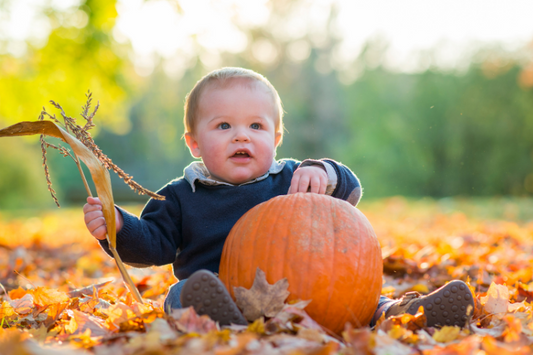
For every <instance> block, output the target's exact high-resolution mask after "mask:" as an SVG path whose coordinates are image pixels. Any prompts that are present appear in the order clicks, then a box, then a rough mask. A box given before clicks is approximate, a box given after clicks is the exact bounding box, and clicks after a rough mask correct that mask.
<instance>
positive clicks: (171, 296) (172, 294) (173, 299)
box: [164, 279, 187, 314]
mask: <svg viewBox="0 0 533 355" xmlns="http://www.w3.org/2000/svg"><path fill="white" fill-rule="evenodd" d="M185 282H187V279H183V280H180V281H178V282H176V283H175V284H174V285H172V286H170V288H169V290H168V295H167V297H166V298H165V306H164V310H165V313H167V314H170V313H171V312H172V310H173V309H176V308H183V306H182V305H181V300H180V294H181V290H182V289H183V285H185Z"/></svg>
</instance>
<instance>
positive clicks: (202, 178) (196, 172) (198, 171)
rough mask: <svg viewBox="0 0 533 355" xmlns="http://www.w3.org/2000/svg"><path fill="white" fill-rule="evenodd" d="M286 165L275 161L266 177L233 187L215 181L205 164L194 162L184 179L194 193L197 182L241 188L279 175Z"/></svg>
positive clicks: (184, 171) (187, 169)
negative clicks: (272, 175)
mask: <svg viewBox="0 0 533 355" xmlns="http://www.w3.org/2000/svg"><path fill="white" fill-rule="evenodd" d="M285 163H286V162H285V161H283V160H280V161H275V160H273V161H272V165H270V168H269V169H268V171H267V172H266V173H265V174H264V175H261V176H260V177H258V178H255V179H253V180H250V181H246V182H243V183H242V184H239V185H233V184H230V183H228V182H224V181H219V180H216V179H214V178H213V177H212V176H211V174H210V173H209V170H207V168H206V166H205V165H204V163H202V162H200V161H194V162H192V163H191V164H189V166H187V167H186V168H185V169H184V170H183V177H184V178H185V180H187V181H188V182H189V184H190V185H191V188H192V192H195V191H196V186H195V182H196V181H199V182H201V183H202V184H204V185H209V186H216V185H224V186H241V185H246V184H252V183H254V182H257V181H261V180H264V179H266V178H267V177H268V176H269V175H270V174H278V173H279V172H280V171H281V170H283V167H284V166H285Z"/></svg>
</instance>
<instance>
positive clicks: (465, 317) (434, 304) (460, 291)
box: [372, 280, 474, 327]
mask: <svg viewBox="0 0 533 355" xmlns="http://www.w3.org/2000/svg"><path fill="white" fill-rule="evenodd" d="M383 298H384V297H382V298H381V299H380V303H379V306H378V309H377V311H376V314H374V319H372V322H376V321H377V320H378V319H379V318H380V317H381V315H382V313H383V312H385V317H391V316H398V315H401V314H404V313H409V314H415V313H416V312H417V311H418V308H419V307H423V308H424V313H425V315H426V319H427V325H428V327H442V326H445V325H454V326H458V327H464V326H465V325H466V324H467V322H468V321H469V319H471V318H472V314H473V312H474V297H473V296H472V292H470V289H469V288H468V285H467V284H465V283H464V282H463V281H461V280H453V281H451V282H450V283H448V284H446V285H444V286H442V287H441V288H439V289H437V290H435V291H433V292H432V293H430V294H429V295H425V296H422V295H421V294H419V293H418V292H408V293H406V294H405V295H404V296H403V297H402V298H400V299H399V300H390V299H386V298H385V299H383Z"/></svg>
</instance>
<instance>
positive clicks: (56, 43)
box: [0, 0, 129, 131]
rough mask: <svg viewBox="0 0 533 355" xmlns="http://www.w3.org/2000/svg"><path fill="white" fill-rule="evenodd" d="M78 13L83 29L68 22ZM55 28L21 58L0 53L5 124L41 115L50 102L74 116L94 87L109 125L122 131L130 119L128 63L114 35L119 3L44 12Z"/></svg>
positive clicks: (0, 116)
mask: <svg viewBox="0 0 533 355" xmlns="http://www.w3.org/2000/svg"><path fill="white" fill-rule="evenodd" d="M76 11H77V12H78V14H77V15H78V16H80V17H81V18H82V20H81V21H83V19H84V18H85V19H86V21H87V23H86V25H84V26H83V27H80V26H79V24H78V25H76V24H73V23H69V22H68V21H66V19H67V18H68V17H69V16H73V14H75V13H76ZM45 12H47V13H48V18H49V20H50V23H51V25H52V27H53V29H52V31H51V33H50V35H49V37H48V41H47V43H46V45H44V46H43V47H42V48H38V47H36V46H35V45H32V44H29V46H28V53H26V55H24V56H23V57H21V58H16V57H13V56H12V55H9V54H2V55H0V77H1V78H2V80H1V81H0V97H1V98H2V104H1V105H0V122H3V123H14V122H18V121H21V120H34V119H37V117H38V115H39V111H40V109H39V108H40V107H42V106H43V105H45V104H47V103H48V101H49V100H51V99H55V100H58V101H60V102H61V103H62V105H63V106H64V108H65V110H66V111H67V112H70V114H71V115H74V114H77V113H78V112H80V102H83V96H81V95H83V93H85V92H87V90H89V89H90V90H91V91H93V92H94V93H95V96H96V97H98V98H100V100H101V102H102V106H101V111H100V112H99V114H100V115H101V117H103V118H104V119H105V122H106V125H107V126H109V127H111V128H112V129H115V130H117V131H118V130H120V127H121V125H123V124H124V122H126V121H127V117H126V106H125V105H124V100H125V99H126V96H127V94H128V91H127V87H128V83H127V81H128V79H127V76H125V75H124V73H125V72H127V70H128V67H129V63H128V61H127V60H125V58H124V55H123V54H122V50H121V49H120V48H119V46H118V45H117V43H115V42H114V41H113V39H112V37H111V29H112V28H113V26H114V23H115V18H116V16H117V12H116V9H115V1H104V0H87V1H86V2H85V3H84V4H82V5H80V7H79V8H78V9H69V10H68V13H60V12H58V11H55V10H53V9H49V10H45Z"/></svg>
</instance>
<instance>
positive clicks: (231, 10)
mask: <svg viewBox="0 0 533 355" xmlns="http://www.w3.org/2000/svg"><path fill="white" fill-rule="evenodd" d="M80 1H81V0H11V1H7V2H5V4H7V5H4V8H2V7H0V54H1V53H6V52H7V53H10V54H12V55H15V56H22V55H24V54H25V53H26V49H27V47H26V46H27V44H26V41H29V43H30V44H32V45H35V46H37V47H39V46H42V45H44V44H45V43H46V40H47V38H48V35H49V33H50V31H51V30H52V26H57V25H63V26H73V27H78V28H82V27H83V26H85V25H86V23H87V20H88V19H87V15H86V14H85V12H83V11H77V12H76V11H75V10H76V6H78V5H79V3H80ZM332 4H333V5H334V9H335V10H336V12H337V21H336V22H334V23H331V22H330V8H331V5H332ZM45 6H52V8H55V9H58V10H61V11H65V10H67V13H66V15H65V16H63V17H62V18H59V21H61V23H59V24H51V23H50V20H49V19H48V18H47V17H46V16H45V15H43V14H42V9H44V8H45ZM273 6H276V8H273ZM71 8H72V9H73V11H72V12H71V13H69V12H68V9H71ZM117 10H118V14H119V15H118V18H117V22H116V26H115V28H114V30H113V36H114V38H115V39H116V40H117V41H118V42H121V43H126V42H131V45H132V48H133V52H132V54H131V58H132V60H133V62H134V63H135V66H136V68H137V69H138V72H139V74H141V75H149V74H150V73H151V72H152V70H153V68H154V66H155V65H156V63H158V62H159V59H158V58H162V61H163V68H164V69H165V71H166V72H167V73H168V74H169V75H171V76H173V77H179V76H180V75H181V74H180V73H183V72H184V71H185V70H186V69H187V68H188V67H189V66H191V65H193V63H194V61H195V60H196V59H195V58H196V56H197V55H198V54H200V60H201V61H202V63H204V65H206V66H207V67H216V66H217V65H219V63H220V62H221V57H220V55H221V54H222V53H224V52H225V53H242V52H243V51H248V50H249V53H251V55H252V56H253V57H254V58H255V59H256V60H258V61H259V62H261V63H263V64H265V65H271V64H273V63H275V62H276V60H277V59H276V58H278V56H279V54H280V53H278V52H279V48H278V46H279V44H280V43H281V44H283V43H287V44H288V46H287V55H288V56H289V58H290V59H291V60H293V61H295V62H302V61H304V60H305V59H307V58H308V56H309V54H310V51H311V47H314V48H324V46H326V45H331V43H329V44H328V43H327V42H326V41H327V38H328V37H327V33H333V34H334V37H335V38H336V40H337V41H338V42H337V43H335V45H334V46H333V47H331V48H330V47H328V48H330V49H328V50H329V51H330V54H329V56H327V57H324V56H322V57H319V58H318V61H317V63H315V66H316V67H317V70H319V71H321V72H324V73H327V72H329V71H330V70H331V69H332V68H333V69H336V70H340V71H342V72H343V73H344V74H346V75H344V74H343V76H344V79H345V80H352V79H353V78H355V77H357V75H358V74H357V73H358V68H357V65H356V64H354V60H355V59H356V58H359V57H360V55H361V53H362V50H363V49H364V47H365V44H368V43H369V41H372V43H373V45H374V47H376V48H373V49H372V51H369V52H368V53H366V54H365V58H364V60H365V63H366V65H368V66H377V65H384V66H385V67H387V68H388V69H390V70H395V71H404V72H415V71H420V70H424V69H426V68H427V67H428V66H430V65H436V66H438V67H441V68H444V69H448V68H449V69H457V68H461V66H464V65H465V63H468V60H470V59H471V56H472V55H473V53H475V52H476V51H477V49H478V48H479V47H480V46H481V45H482V44H483V45H486V44H487V43H489V44H494V45H499V46H501V47H502V48H503V49H505V50H507V51H514V50H517V49H518V48H521V47H524V46H525V45H526V44H527V43H528V42H529V41H532V40H533V22H532V21H531V14H533V1H531V0H508V1H506V2H505V3H504V2H502V1H501V0H469V1H464V0H449V1H446V2H443V1H428V0H404V1H392V0H374V1H363V0H299V1H297V2H292V1H276V2H273V1H269V0H173V1H169V0H150V1H145V0H118V2H117ZM262 26H263V27H262ZM261 27H262V31H267V33H266V35H267V38H265V39H260V40H259V41H254V43H253V44H252V42H251V40H252V37H251V34H250V33H249V30H250V29H254V28H261ZM269 36H271V38H269ZM276 41H278V43H276ZM2 45H3V46H2ZM249 46H251V47H249ZM200 49H201V50H200ZM350 78H352V79H350Z"/></svg>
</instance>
